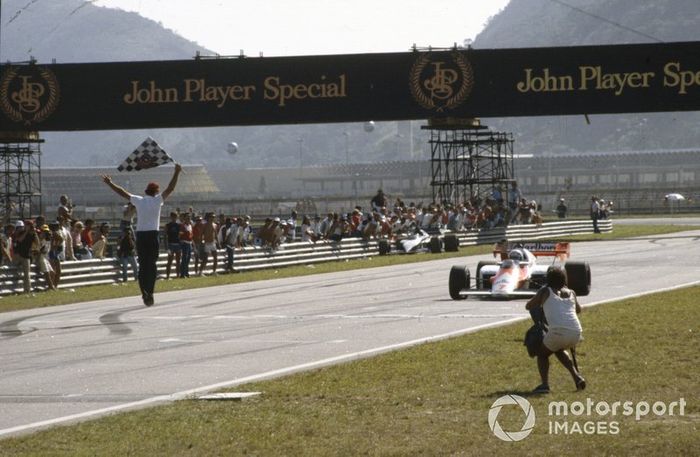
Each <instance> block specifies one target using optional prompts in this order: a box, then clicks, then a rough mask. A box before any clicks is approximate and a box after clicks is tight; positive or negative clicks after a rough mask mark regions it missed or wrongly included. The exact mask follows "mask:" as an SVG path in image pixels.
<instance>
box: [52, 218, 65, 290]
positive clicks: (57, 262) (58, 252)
mask: <svg viewBox="0 0 700 457" xmlns="http://www.w3.org/2000/svg"><path fill="white" fill-rule="evenodd" d="M59 217H61V216H59ZM49 229H50V230H51V250H50V251H49V262H50V263H51V268H52V269H53V284H54V286H55V287H56V288H58V284H59V283H60V281H61V262H64V261H65V260H66V244H67V243H66V239H65V237H64V231H63V227H61V224H60V223H59V222H58V221H56V222H53V223H51V224H49Z"/></svg>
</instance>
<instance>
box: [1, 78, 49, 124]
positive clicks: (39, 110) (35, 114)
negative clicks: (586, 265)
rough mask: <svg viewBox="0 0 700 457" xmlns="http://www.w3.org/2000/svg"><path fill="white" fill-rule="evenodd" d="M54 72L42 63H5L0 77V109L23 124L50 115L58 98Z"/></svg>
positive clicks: (36, 121) (40, 119)
mask: <svg viewBox="0 0 700 457" xmlns="http://www.w3.org/2000/svg"><path fill="white" fill-rule="evenodd" d="M59 96H60V93H59V87H58V81H57V80H56V76H55V75H54V74H53V72H52V71H51V70H49V69H48V68H45V67H37V66H35V65H28V66H22V67H9V68H7V69H6V70H5V72H4V74H3V75H2V79H0V109H2V111H3V112H4V113H5V115H7V117H8V118H10V119H11V120H13V121H15V122H23V123H24V125H32V124H37V123H39V122H41V121H43V120H45V119H46V118H47V117H49V116H50V115H51V113H52V112H53V111H54V110H55V109H56V106H57V105H58V100H59Z"/></svg>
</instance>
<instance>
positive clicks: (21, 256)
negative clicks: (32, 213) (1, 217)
mask: <svg viewBox="0 0 700 457" xmlns="http://www.w3.org/2000/svg"><path fill="white" fill-rule="evenodd" d="M12 241H13V253H14V254H13V262H14V264H15V265H17V270H18V271H19V273H20V274H21V275H22V283H23V286H24V293H27V294H28V293H30V292H31V291H32V283H31V276H30V273H31V272H30V265H31V262H32V252H35V251H38V249H39V239H38V237H37V236H36V232H35V231H34V223H33V222H31V221H27V222H26V223H24V222H22V221H17V222H16V223H15V233H14V236H13V239H12Z"/></svg>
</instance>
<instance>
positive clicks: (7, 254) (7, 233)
mask: <svg viewBox="0 0 700 457" xmlns="http://www.w3.org/2000/svg"><path fill="white" fill-rule="evenodd" d="M14 233H15V226H14V225H12V224H7V225H5V227H4V229H3V231H2V233H1V234H0V255H2V260H1V262H0V264H1V265H11V264H12V235H14Z"/></svg>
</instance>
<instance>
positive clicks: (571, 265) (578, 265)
mask: <svg viewBox="0 0 700 457" xmlns="http://www.w3.org/2000/svg"><path fill="white" fill-rule="evenodd" d="M564 269H565V270H566V277H567V280H568V285H569V288H570V289H571V290H573V291H574V292H575V293H576V295H579V296H581V297H584V296H586V295H588V294H589V293H591V267H590V265H588V262H566V263H565V264H564Z"/></svg>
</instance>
